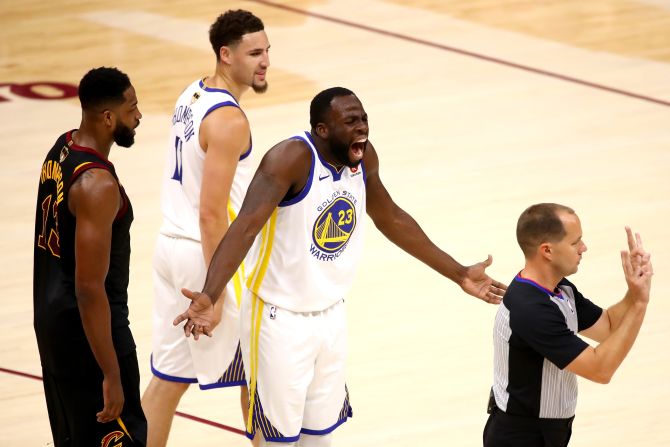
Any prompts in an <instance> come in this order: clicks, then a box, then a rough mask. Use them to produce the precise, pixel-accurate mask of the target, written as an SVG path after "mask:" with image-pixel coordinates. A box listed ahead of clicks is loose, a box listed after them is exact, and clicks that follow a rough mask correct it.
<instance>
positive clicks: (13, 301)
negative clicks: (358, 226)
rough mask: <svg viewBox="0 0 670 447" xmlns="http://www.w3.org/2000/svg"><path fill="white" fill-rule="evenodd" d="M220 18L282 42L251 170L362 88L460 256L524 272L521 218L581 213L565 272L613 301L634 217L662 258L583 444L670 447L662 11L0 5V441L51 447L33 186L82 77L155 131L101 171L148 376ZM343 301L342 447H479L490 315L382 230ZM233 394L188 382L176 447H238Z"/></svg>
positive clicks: (320, 0) (375, 125)
mask: <svg viewBox="0 0 670 447" xmlns="http://www.w3.org/2000/svg"><path fill="white" fill-rule="evenodd" d="M230 8H244V9H249V10H251V11H253V12H254V13H255V14H257V15H258V16H259V17H261V18H262V19H263V20H264V22H265V25H266V31H267V34H268V36H269V39H270V42H271V44H272V49H271V51H270V55H271V63H272V66H271V68H270V71H269V74H268V79H269V82H270V89H269V90H268V92H267V93H266V94H265V95H262V96H256V95H254V94H253V92H247V94H246V95H245V96H244V97H243V98H242V105H243V107H244V109H245V111H246V113H247V114H248V116H249V120H250V122H251V126H252V132H253V138H254V148H255V149H256V151H255V157H256V158H255V160H256V161H258V160H259V159H260V156H261V154H262V153H263V152H264V151H265V150H267V149H268V148H270V147H271V146H272V145H274V144H275V143H277V142H279V141H280V140H282V139H284V138H286V137H288V136H290V135H292V134H293V133H294V132H296V131H299V130H304V129H307V127H308V122H309V115H308V109H309V101H310V100H311V98H312V97H313V96H314V95H315V94H316V93H317V92H318V91H320V90H322V89H324V88H328V87H332V86H336V85H339V86H344V87H347V88H350V89H352V90H353V91H354V92H356V93H357V95H358V96H359V98H360V99H361V100H362V102H363V104H364V106H365V108H366V110H367V112H368V114H369V119H370V139H371V141H373V142H374V144H375V147H376V148H377V150H378V152H379V156H380V162H381V171H380V172H381V176H382V179H383V180H384V182H385V184H386V186H387V188H388V189H389V191H390V192H391V194H392V196H393V198H394V199H395V200H396V202H397V203H399V204H400V205H401V206H402V207H403V208H404V209H405V210H407V211H408V212H409V213H410V214H412V215H413V216H414V217H415V218H416V220H417V221H418V222H419V223H420V224H421V225H422V227H423V228H424V230H425V231H426V232H427V233H428V235H429V236H430V237H431V238H432V239H433V240H434V241H435V242H436V243H437V244H438V245H439V246H440V247H442V248H443V249H445V250H446V251H447V252H449V253H450V254H451V255H453V256H454V257H455V258H456V259H458V260H459V261H460V262H462V263H474V262H477V261H481V260H483V259H485V258H486V256H487V254H489V253H490V254H492V255H493V259H494V262H493V265H492V266H491V267H490V268H489V270H488V271H489V273H490V275H491V276H493V277H495V278H496V279H499V280H500V281H503V282H506V283H507V282H509V281H510V280H511V279H512V278H513V276H514V275H515V274H516V273H517V272H518V271H519V270H520V269H521V268H522V267H523V257H522V255H521V251H520V250H519V248H518V247H517V245H516V241H515V236H514V229H515V225H516V220H517V218H518V216H519V214H520V213H521V212H522V211H523V210H524V209H525V208H526V207H527V206H529V205H531V204H533V203H537V202H547V201H551V202H558V203H562V204H565V205H569V206H571V207H573V208H574V209H575V210H576V211H577V212H578V214H579V215H580V217H581V220H582V225H583V230H584V240H585V242H586V244H587V246H588V252H586V253H585V255H584V259H583V261H582V263H581V266H580V271H579V272H578V273H577V274H576V275H574V277H573V278H572V279H573V280H574V282H576V283H577V285H578V286H579V287H580V290H581V291H582V292H583V293H584V294H585V295H586V296H588V297H589V298H591V299H592V300H594V301H595V302H597V303H598V304H600V305H602V306H608V305H610V304H613V303H615V302H616V301H617V300H619V299H620V298H621V297H622V296H623V294H624V292H625V281H624V279H623V274H622V271H621V265H620V257H619V250H621V249H624V248H625V247H626V240H625V233H624V226H625V225H630V226H631V227H632V228H633V229H634V230H635V231H639V232H640V233H641V234H642V237H643V240H644V242H645V245H646V248H647V249H648V250H649V251H650V252H651V253H652V259H653V262H654V268H655V272H656V273H655V277H654V280H653V289H652V297H651V304H650V306H649V310H648V312H647V316H646V321H645V323H644V325H643V327H642V330H641V332H640V335H639V337H638V340H637V342H636V345H635V346H634V348H633V350H632V352H631V353H630V355H629V356H628V358H627V359H626V360H625V361H624V363H623V365H622V367H621V368H620V369H619V371H618V372H617V374H616V375H615V377H614V379H613V380H612V382H611V383H610V384H609V385H605V386H603V385H596V384H593V383H590V382H588V381H586V380H581V379H580V399H579V404H578V407H577V417H576V420H575V424H574V434H573V441H572V443H571V445H572V446H575V447H599V446H617V445H630V446H646V447H652V446H653V447H661V446H668V445H670V428H668V427H669V426H668V422H667V421H668V419H669V418H670V409H669V407H668V402H670V381H669V380H668V369H669V368H670V350H669V349H668V339H669V338H670V323H669V321H670V320H669V317H668V315H669V314H670V296H668V292H667V291H668V290H670V279H669V272H670V237H668V235H667V233H668V220H669V219H670V176H669V174H668V172H669V170H670V32H669V31H668V30H670V1H668V0H593V1H589V2H584V1H578V0H561V1H556V0H547V1H543V2H519V1H514V0H499V1H493V0H478V1H466V0H445V1H435V0H432V1H431V0H405V1H400V0H366V1H357V0H331V1H326V0H296V1H279V0H276V1H261V0H250V1H217V2H214V1H205V0H193V1H185V0H172V1H159V0H132V1H131V0H117V1H115V2H103V1H81V0H54V1H45V0H26V1H21V2H15V1H11V0H0V11H1V13H0V135H2V140H3V143H2V150H0V166H2V175H1V176H0V188H1V191H2V196H1V197H2V199H1V200H2V202H1V203H2V210H3V215H2V218H1V220H0V234H1V235H2V236H1V237H0V248H1V249H2V252H3V256H1V257H0V288H1V289H2V291H3V294H2V295H3V298H2V311H1V313H2V318H1V319H0V333H1V334H2V335H1V336H0V368H1V369H0V427H1V429H0V444H2V445H8V446H47V445H50V444H51V442H52V441H51V437H50V431H49V423H48V418H47V413H46V407H45V404H44V399H43V391H42V384H41V383H40V381H39V376H40V375H41V368H40V363H39V357H38V353H37V347H36V343H35V338H34V333H33V328H32V283H31V280H32V278H31V274H32V250H33V241H32V237H33V236H32V235H33V225H34V210H35V195H36V187H37V180H38V175H39V169H40V166H41V162H42V160H43V157H44V155H45V153H46V151H47V150H48V149H49V148H50V147H51V145H52V144H53V142H54V141H55V139H56V138H57V137H58V136H59V135H60V134H61V133H62V132H64V131H66V130H69V129H72V128H76V127H77V126H78V124H79V120H80V108H79V104H78V101H77V99H76V97H74V98H73V97H72V93H73V90H72V86H76V85H77V83H78V82H79V79H80V78H81V76H82V75H83V74H84V73H85V72H86V71H87V70H89V69H90V68H93V67H97V66H101V65H106V66H117V67H119V68H120V69H122V70H123V71H125V72H127V73H128V74H129V76H130V78H131V80H132V82H133V84H134V85H135V88H136V90H137V94H138V97H139V102H140V103H139V107H140V110H141V111H142V113H143V114H144V118H143V120H142V123H141V125H140V127H139V128H138V129H137V137H136V144H135V145H134V146H133V147H132V148H131V149H129V150H127V149H123V148H113V149H112V154H111V156H110V159H111V160H112V161H113V162H114V163H115V165H116V168H117V172H118V173H119V176H120V178H121V180H122V182H123V184H124V186H125V188H126V190H127V192H128V194H129V196H130V198H131V200H132V202H133V206H134V209H135V222H134V224H133V228H132V250H133V253H132V258H131V279H130V290H129V292H130V311H131V328H132V330H133V333H134V335H135V339H136V341H137V344H138V356H139V360H140V365H141V368H142V387H144V386H146V384H147V383H148V380H149V378H150V370H149V354H150V349H151V307H152V301H153V296H152V285H151V259H152V252H153V247H154V242H155V236H156V233H157V230H158V227H159V225H160V219H161V218H160V210H159V189H160V173H161V171H162V169H163V160H164V152H165V150H166V145H167V143H168V141H167V140H168V127H169V121H170V114H171V107H172V105H173V103H174V101H175V99H176V98H177V96H178V95H179V93H180V92H181V90H182V89H183V88H184V87H185V86H186V85H187V84H189V83H190V82H191V81H193V80H194V79H197V78H198V77H202V76H205V75H209V74H211V72H212V70H213V67H214V54H213V53H212V50H211V48H210V47H209V43H208V38H207V30H208V27H209V25H210V23H211V22H213V21H214V19H215V17H216V16H217V15H218V14H220V13H222V12H224V11H225V10H226V9H230ZM367 223H368V225H367V226H368V228H367V230H366V251H365V256H364V262H363V263H362V267H361V268H360V271H359V272H358V275H357V277H356V281H355V285H354V287H353V290H352V291H351V293H350V294H349V296H348V297H347V306H348V309H347V312H348V315H349V351H350V352H349V361H348V365H347V375H348V387H349V391H350V394H351V400H352V405H353V408H354V418H353V419H352V420H350V421H349V422H347V423H346V424H344V425H343V426H342V427H341V428H339V429H338V430H337V431H336V434H335V445H337V446H349V447H363V446H365V447H369V446H385V447H400V446H408V447H410V446H411V447H414V446H432V445H435V446H437V445H440V446H442V445H448V446H464V447H468V446H478V445H481V432H482V428H483V426H484V423H485V420H486V416H487V415H486V413H485V407H486V401H487V397H488V390H489V388H490V385H491V381H492V325H493V318H494V315H495V312H496V307H495V306H492V305H487V304H484V303H483V302H480V301H478V300H475V299H473V298H471V297H469V296H467V295H465V294H464V293H462V292H461V290H460V289H459V288H458V287H457V286H456V285H454V284H453V283H451V282H450V281H448V280H446V279H444V278H442V277H441V276H439V275H438V274H436V273H435V272H433V271H431V270H430V269H429V268H427V267H426V266H424V265H422V264H420V263H419V262H418V261H416V260H414V259H413V258H411V257H409V256H408V255H406V254H405V253H403V252H402V251H401V250H399V249H398V248H396V247H395V246H393V245H392V244H390V243H389V242H388V241H386V240H385V239H384V238H383V236H381V235H380V234H379V233H378V232H376V230H375V229H374V226H373V225H372V224H371V222H369V221H368V222H367ZM237 395H238V392H237V390H215V391H207V392H201V391H199V390H197V389H191V390H189V392H188V393H187V395H186V396H185V398H184V399H183V400H182V403H181V405H180V408H179V410H180V411H181V412H183V413H184V414H185V415H186V416H191V417H177V418H175V423H174V425H173V430H172V438H171V442H170V445H171V446H182V445H189V447H200V446H212V445H220V446H223V445H226V446H246V445H248V443H247V441H246V439H245V438H243V437H242V436H240V435H239V434H237V433H235V432H234V431H230V429H239V428H242V421H241V416H240V415H239V408H238V398H237Z"/></svg>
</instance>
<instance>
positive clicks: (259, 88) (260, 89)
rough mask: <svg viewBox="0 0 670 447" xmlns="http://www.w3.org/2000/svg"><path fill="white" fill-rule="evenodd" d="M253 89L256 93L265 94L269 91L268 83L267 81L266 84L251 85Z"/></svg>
mask: <svg viewBox="0 0 670 447" xmlns="http://www.w3.org/2000/svg"><path fill="white" fill-rule="evenodd" d="M251 88H252V89H253V90H254V93H265V92H266V91H267V90H268V82H267V81H265V84H256V83H255V82H254V83H253V84H251Z"/></svg>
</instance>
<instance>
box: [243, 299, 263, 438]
mask: <svg viewBox="0 0 670 447" xmlns="http://www.w3.org/2000/svg"><path fill="white" fill-rule="evenodd" d="M251 299H252V303H251V340H250V348H249V350H250V353H249V357H250V360H251V365H249V368H250V369H251V378H250V379H249V417H248V418H247V432H249V433H253V429H254V427H253V421H254V406H255V403H256V381H257V378H258V339H259V337H260V333H261V321H262V316H263V307H264V306H265V303H264V302H263V301H262V300H261V299H259V298H258V297H257V296H256V295H254V294H253V293H252V295H251Z"/></svg>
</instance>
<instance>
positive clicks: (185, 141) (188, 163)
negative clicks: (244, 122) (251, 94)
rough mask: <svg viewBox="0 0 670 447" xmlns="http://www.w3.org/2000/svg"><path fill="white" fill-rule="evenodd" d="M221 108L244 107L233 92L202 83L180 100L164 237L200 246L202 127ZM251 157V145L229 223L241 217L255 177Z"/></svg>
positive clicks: (240, 167) (164, 199)
mask: <svg viewBox="0 0 670 447" xmlns="http://www.w3.org/2000/svg"><path fill="white" fill-rule="evenodd" d="M219 107H238V108H239V107H240V106H239V104H238V103H237V101H236V100H235V98H234V97H233V96H232V95H231V94H230V93H229V92H227V91H226V90H221V89H215V88H210V87H206V86H205V84H204V83H203V81H202V80H198V81H195V82H193V83H192V84H191V85H189V86H188V87H186V89H185V90H184V91H183V92H182V94H181V95H180V96H179V98H178V99H177V103H176V105H175V109H174V113H173V115H172V126H171V130H170V139H169V140H168V150H167V162H166V168H165V172H164V174H163V188H162V193H161V208H162V211H163V224H162V226H161V229H160V232H161V234H164V235H166V236H171V237H180V238H186V239H191V240H194V241H197V242H200V223H199V222H200V189H201V183H202V174H203V169H204V163H205V151H204V150H203V149H202V148H201V147H200V124H201V123H202V121H203V120H204V119H205V117H207V115H209V114H210V113H211V112H213V111H214V110H216V109H218V108H219ZM250 153H251V142H250V144H249V150H248V151H246V152H245V154H244V155H242V157H240V160H239V162H238V164H237V168H236V170H235V177H234V179H233V184H232V187H231V191H230V199H229V202H228V219H229V222H232V220H234V218H235V217H236V216H237V214H238V213H239V210H240V207H241V206H242V201H243V200H244V195H245V193H246V190H247V187H248V186H249V182H250V181H251V176H252V175H253V166H252V164H251V159H250V157H248V156H249V154H250Z"/></svg>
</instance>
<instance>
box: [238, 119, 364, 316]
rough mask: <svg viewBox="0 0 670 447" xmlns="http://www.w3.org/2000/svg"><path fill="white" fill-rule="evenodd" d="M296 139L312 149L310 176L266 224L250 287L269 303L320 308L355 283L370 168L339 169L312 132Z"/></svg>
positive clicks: (310, 309)
mask: <svg viewBox="0 0 670 447" xmlns="http://www.w3.org/2000/svg"><path fill="white" fill-rule="evenodd" d="M292 138H293V139H297V140H300V141H302V142H303V143H304V144H306V145H307V146H308V147H309V149H310V151H311V152H312V165H311V168H310V171H309V177H308V179H307V183H306V184H305V187H304V188H303V190H302V191H301V192H300V193H299V194H298V195H297V196H295V197H293V198H291V199H287V200H284V201H282V202H280V204H279V206H278V207H277V208H276V209H275V210H274V212H273V213H272V216H271V217H270V219H269V220H268V222H267V223H266V224H265V226H264V227H263V230H262V232H261V240H260V250H261V252H260V256H259V258H258V261H257V263H256V265H255V267H254V270H253V271H252V273H251V275H250V276H249V279H248V281H247V287H248V288H249V289H250V290H251V291H252V292H253V293H255V294H256V295H257V296H258V297H260V298H261V299H262V300H263V301H265V302H266V303H270V304H274V305H276V306H279V307H282V308H284V309H288V310H291V311H293V312H315V311H320V310H323V309H326V308H328V307H330V306H332V305H333V304H335V303H337V302H338V301H339V300H341V299H343V298H344V295H345V294H346V293H347V292H348V291H349V289H350V288H351V284H352V282H353V279H354V274H355V272H356V269H357V267H358V263H359V261H360V257H361V254H362V248H363V227H364V221H365V216H364V213H365V168H364V166H363V163H360V164H359V165H358V166H357V167H355V168H349V167H346V166H345V167H343V168H342V169H341V170H340V171H339V172H338V171H337V170H336V169H335V168H334V167H333V166H331V165H330V164H328V163H327V162H326V161H325V160H323V159H322V158H321V156H320V155H319V152H318V151H317V150H316V148H315V147H314V143H313V141H312V138H311V135H310V134H309V132H304V133H300V134H297V135H295V136H293V137H292ZM257 242H258V241H257Z"/></svg>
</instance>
